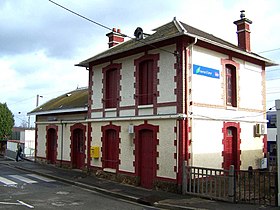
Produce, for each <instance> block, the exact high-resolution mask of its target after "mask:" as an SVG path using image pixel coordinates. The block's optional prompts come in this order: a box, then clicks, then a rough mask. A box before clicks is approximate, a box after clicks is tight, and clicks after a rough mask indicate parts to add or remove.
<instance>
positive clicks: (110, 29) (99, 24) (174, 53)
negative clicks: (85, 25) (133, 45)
mask: <svg viewBox="0 0 280 210" xmlns="http://www.w3.org/2000/svg"><path fill="white" fill-rule="evenodd" d="M49 1H50V2H51V3H53V4H55V5H57V6H58V7H60V8H62V9H64V10H67V11H68V12H70V13H72V14H74V15H77V16H79V17H81V18H83V19H85V20H87V21H89V22H91V23H93V24H96V25H98V26H100V27H102V28H105V29H107V30H109V31H112V28H110V27H108V26H106V25H104V24H101V23H99V22H97V21H94V20H91V19H89V18H87V17H85V16H83V15H80V14H79V13H77V12H74V11H73V10H70V9H68V8H66V7H64V6H62V5H60V4H58V3H56V2H54V1H52V0H49ZM116 33H117V34H119V35H121V36H123V37H127V38H129V39H131V40H133V39H134V38H133V37H131V36H128V35H126V34H124V33H121V32H116ZM134 40H136V41H138V42H140V43H142V44H145V45H148V46H150V47H152V48H155V49H158V50H161V51H164V52H167V53H170V54H172V55H174V56H177V53H176V52H170V51H168V50H165V49H162V48H158V47H156V46H154V45H152V44H148V43H147V42H144V41H143V40H139V39H134Z"/></svg>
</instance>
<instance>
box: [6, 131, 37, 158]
mask: <svg viewBox="0 0 280 210" xmlns="http://www.w3.org/2000/svg"><path fill="white" fill-rule="evenodd" d="M18 144H20V145H21V147H22V149H23V155H24V156H25V157H27V158H31V157H34V153H35V129H34V128H23V127H13V132H12V136H11V137H9V138H8V140H7V144H6V147H5V151H4V155H5V157H6V158H10V159H15V157H16V152H17V145H18Z"/></svg>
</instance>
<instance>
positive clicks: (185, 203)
mask: <svg viewBox="0 0 280 210" xmlns="http://www.w3.org/2000/svg"><path fill="white" fill-rule="evenodd" d="M0 164H7V165H9V166H12V167H15V168H18V169H21V170H24V171H27V172H31V173H37V174H40V175H42V176H47V177H49V178H52V179H56V180H58V181H62V182H66V183H69V184H72V185H76V186H79V187H82V188H87V189H91V190H95V191H98V192H100V193H103V194H105V195H111V196H114V197H117V198H122V199H125V200H129V201H133V202H138V203H142V204H146V205H150V206H156V207H159V208H163V209H175V210H176V209H191V210H195V209H227V210H231V209H232V210H233V209H246V210H248V209H275V210H276V209H279V208H277V207H269V206H268V207H267V206H257V205H249V204H233V203H226V202H221V201H213V200H208V199H203V198H198V197H193V196H189V195H180V194H174V193H168V192H163V191H156V190H147V189H143V188H140V187H135V186H131V185H125V184H121V183H116V182H113V181H109V180H105V179H100V178H97V177H95V176H92V175H87V174H86V173H85V172H81V171H78V170H70V169H62V168H59V167H55V166H52V165H45V164H39V163H36V162H32V161H27V160H25V161H19V162H15V161H12V160H4V161H3V158H2V157H0Z"/></svg>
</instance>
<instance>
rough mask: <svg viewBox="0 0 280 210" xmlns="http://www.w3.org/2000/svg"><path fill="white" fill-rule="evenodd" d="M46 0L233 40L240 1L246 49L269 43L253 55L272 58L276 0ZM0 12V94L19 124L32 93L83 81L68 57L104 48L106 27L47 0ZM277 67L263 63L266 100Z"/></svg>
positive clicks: (132, 25)
mask: <svg viewBox="0 0 280 210" xmlns="http://www.w3.org/2000/svg"><path fill="white" fill-rule="evenodd" d="M54 1H55V2H56V3H58V4H60V5H63V6H64V7H67V8H68V9H71V10H73V11H75V12H77V13H79V14H81V15H83V16H85V17H87V18H89V19H91V20H94V21H97V22H99V23H102V24H104V25H106V26H107V27H109V28H113V27H116V28H120V29H121V30H122V32H123V33H125V34H127V35H130V36H133V33H134V30H135V29H136V28H137V27H142V28H143V30H144V32H149V31H151V30H152V29H154V28H156V27H158V26H160V25H163V24H165V23H167V22H170V21H172V19H173V18H174V17H176V18H177V19H178V20H180V21H182V22H184V23H187V24H189V25H191V26H194V27H196V28H199V29H201V30H204V31H206V32H208V33H211V34H214V35H216V36H218V37H220V38H222V39H224V40H227V41H230V42H232V43H234V44H237V35H236V26H235V25H234V24H233V21H235V20H238V19H239V16H240V10H242V9H244V10H245V11H246V12H245V14H246V18H249V19H250V20H252V21H253V24H252V25H251V49H252V51H253V52H256V53H259V52H263V51H269V52H263V53H260V55H262V56H264V57H266V58H269V59H272V60H274V61H276V62H277V63H280V56H279V55H280V49H278V48H280V38H279V37H280V27H279V24H280V12H279V11H280V1H278V0H251V1H250V0H165V1H163V0H150V1H148V0H142V1H139V0H137V1H136V0H107V1H105V0H79V1H77V0H54ZM0 14H1V15H0V28H1V32H0V72H1V74H0V102H1V103H5V102H6V103H7V104H8V107H9V108H10V110H11V111H12V112H13V114H14V115H15V119H16V125H18V126H19V125H21V124H22V122H25V121H27V120H28V117H27V116H26V114H27V113H28V112H30V111H31V110H33V109H34V108H35V106H36V96H37V94H39V95H41V96H43V98H40V100H39V104H42V103H45V102H47V101H48V100H50V99H52V98H54V97H57V96H59V95H61V94H63V93H66V92H67V91H71V90H74V89H76V88H77V87H85V86H87V84H88V72H87V71H86V70H85V68H81V67H75V66H74V64H77V63H79V62H80V61H82V60H85V59H87V58H89V57H91V56H93V55H95V54H97V53H99V52H101V51H104V50H106V49H107V48H108V38H107V37H106V36H105V35H106V33H108V32H109V31H108V30H106V29H104V28H102V27H99V26H97V25H95V24H93V23H91V22H89V21H86V20H84V19H82V18H80V17H78V16H75V15H73V14H71V13H69V12H68V11H66V10H64V9H62V8H60V7H58V6H56V5H55V4H53V3H51V2H50V1H48V0H0ZM274 49H278V50H274ZM271 50H273V51H271ZM279 72H280V67H274V68H269V69H268V70H267V108H270V107H272V106H274V100H275V99H279V98H280V73H279ZM19 113H20V114H19ZM33 121H34V120H33V119H32V118H31V125H32V126H34V124H33Z"/></svg>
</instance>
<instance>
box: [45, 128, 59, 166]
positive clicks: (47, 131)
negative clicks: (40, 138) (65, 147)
mask: <svg viewBox="0 0 280 210" xmlns="http://www.w3.org/2000/svg"><path fill="white" fill-rule="evenodd" d="M50 129H54V130H55V144H56V150H55V154H54V156H55V160H54V163H53V164H55V163H56V161H57V148H58V143H57V140H58V134H57V133H58V132H57V131H58V126H56V125H47V126H46V159H47V160H48V161H49V160H50V157H49V155H50V154H49V151H48V147H49V136H48V135H49V130H50Z"/></svg>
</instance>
